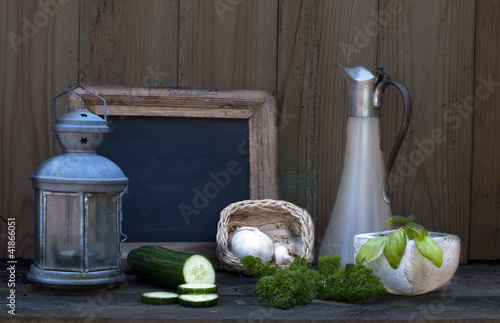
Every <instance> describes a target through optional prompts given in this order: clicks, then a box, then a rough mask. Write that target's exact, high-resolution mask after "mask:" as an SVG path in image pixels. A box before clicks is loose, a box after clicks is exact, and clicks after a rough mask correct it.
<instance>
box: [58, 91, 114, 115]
mask: <svg viewBox="0 0 500 323" xmlns="http://www.w3.org/2000/svg"><path fill="white" fill-rule="evenodd" d="M78 87H79V88H81V89H84V90H85V91H87V92H89V93H90V94H92V95H93V96H95V97H96V98H99V99H101V100H102V102H104V122H106V123H107V122H108V105H107V103H106V100H104V99H103V98H101V97H100V96H98V95H97V94H95V93H94V92H92V91H90V90H89V89H87V88H86V87H85V86H83V85H81V84H77V85H75V86H73V87H71V88H69V89H67V90H66V91H64V92H61V93H59V94H58V95H56V96H55V97H54V98H53V99H52V109H53V110H54V122H55V123H57V111H56V99H57V98H58V97H60V96H61V95H64V94H66V93H68V92H71V91H73V90H74V89H76V88H78Z"/></svg>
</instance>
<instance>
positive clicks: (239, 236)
mask: <svg viewBox="0 0 500 323" xmlns="http://www.w3.org/2000/svg"><path fill="white" fill-rule="evenodd" d="M231 245H232V249H233V252H234V254H235V255H236V256H238V258H243V257H245V256H254V257H258V258H260V259H261V260H262V262H263V263H266V262H270V261H271V260H272V258H273V254H274V246H273V241H272V240H271V239H270V238H269V237H268V236H267V235H266V234H265V233H264V232H262V231H260V230H259V229H257V228H254V227H240V228H237V229H236V231H235V232H234V235H233V239H232V240H231Z"/></svg>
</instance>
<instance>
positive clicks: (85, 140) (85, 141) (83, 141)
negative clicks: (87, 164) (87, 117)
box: [80, 137, 89, 145]
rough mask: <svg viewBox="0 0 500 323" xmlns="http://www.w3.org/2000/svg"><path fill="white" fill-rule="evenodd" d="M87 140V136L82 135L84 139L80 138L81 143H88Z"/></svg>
mask: <svg viewBox="0 0 500 323" xmlns="http://www.w3.org/2000/svg"><path fill="white" fill-rule="evenodd" d="M87 141H89V140H88V139H87V137H82V139H80V143H81V144H82V145H86V144H87Z"/></svg>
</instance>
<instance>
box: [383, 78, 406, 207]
mask: <svg viewBox="0 0 500 323" xmlns="http://www.w3.org/2000/svg"><path fill="white" fill-rule="evenodd" d="M390 84H392V85H394V86H396V87H397V88H398V90H399V92H400V93H401V95H402V96H403V102H404V111H403V120H401V126H400V127H399V132H398V135H397V137H396V142H395V143H394V146H393V147H392V150H391V154H390V155H389V160H388V161H387V165H386V166H385V172H384V179H383V182H382V196H383V198H384V201H385V203H387V204H390V203H391V200H390V199H389V198H388V197H387V188H388V186H389V184H388V181H389V176H390V174H391V170H392V166H393V165H394V161H395V160H396V156H397V154H398V152H399V148H401V144H402V143H403V140H404V138H405V136H406V132H407V131H408V127H409V126H410V120H411V110H412V103H411V95H410V91H408V89H407V88H406V86H404V84H403V83H401V82H399V81H396V80H393V79H386V80H383V81H381V82H380V83H378V84H377V85H376V86H375V90H374V91H373V107H374V108H375V109H380V108H381V107H382V96H383V95H384V91H385V89H386V88H387V86H389V85H390Z"/></svg>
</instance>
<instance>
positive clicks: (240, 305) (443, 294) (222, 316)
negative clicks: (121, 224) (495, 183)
mask: <svg viewBox="0 0 500 323" xmlns="http://www.w3.org/2000/svg"><path fill="white" fill-rule="evenodd" d="M8 275H9V274H8V272H6V270H5V268H3V269H2V278H3V279H2V283H0V285H1V286H0V293H2V295H3V296H2V299H3V302H2V303H3V305H2V306H1V307H0V309H1V310H0V322H5V321H7V322H9V321H11V320H12V321H23V322H63V321H64V322H67V321H71V322H94V321H99V322H143V321H153V322H161V321H185V322H192V321H212V322H221V321H231V322H232V321H242V322H253V321H266V322H267V321H291V320H297V321H308V322H312V321H314V322H319V321H339V322H340V321H342V322H358V321H368V322H387V321H392V322H398V321H401V322H402V321H405V322H406V321H411V320H425V321H440V322H443V321H444V322H446V321H454V322H487V321H498V322H500V265H492V264H489V265H484V264H475V265H461V266H460V267H459V269H458V271H457V273H456V274H455V276H454V278H453V280H452V281H450V283H448V284H447V285H446V286H445V287H444V288H443V289H442V290H440V291H436V292H432V293H428V294H425V295H421V296H413V297H404V296H395V295H388V296H386V297H382V298H376V299H371V300H369V301H367V302H365V303H362V304H348V303H339V302H334V301H321V300H314V301H313V302H311V303H310V304H308V305H305V306H295V307H293V308H292V309H290V310H278V309H274V308H272V307H270V306H269V305H268V304H266V303H263V302H260V300H259V297H257V296H255V295H254V294H253V288H254V286H255V283H254V280H253V278H251V277H248V276H241V275H239V274H237V273H228V272H224V271H218V272H217V285H218V289H219V290H218V293H219V295H220V298H219V304H218V305H217V306H215V307H211V308H202V309H198V308H186V307H182V306H180V305H170V306H153V305H145V304H142V303H141V300H140V294H141V293H143V292H146V291H157V290H162V289H161V288H158V287H156V286H152V285H148V284H145V283H143V282H141V281H140V280H139V279H137V278H136V277H135V276H133V275H127V276H126V279H125V281H124V282H123V283H122V284H121V285H120V286H119V287H117V288H114V289H112V290H108V291H103V292H95V293H61V292H48V291H43V290H40V289H37V288H36V287H34V286H32V285H31V284H30V283H29V282H27V281H26V279H25V276H24V275H23V273H19V272H18V273H17V280H16V286H15V300H16V301H15V306H16V307H15V315H11V314H9V313H8V310H9V308H8V306H6V305H7V302H8V299H7V297H8V296H9V295H10V290H9V287H8Z"/></svg>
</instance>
